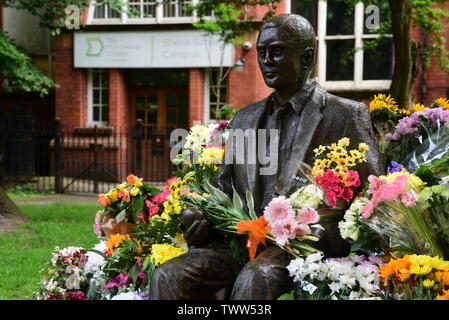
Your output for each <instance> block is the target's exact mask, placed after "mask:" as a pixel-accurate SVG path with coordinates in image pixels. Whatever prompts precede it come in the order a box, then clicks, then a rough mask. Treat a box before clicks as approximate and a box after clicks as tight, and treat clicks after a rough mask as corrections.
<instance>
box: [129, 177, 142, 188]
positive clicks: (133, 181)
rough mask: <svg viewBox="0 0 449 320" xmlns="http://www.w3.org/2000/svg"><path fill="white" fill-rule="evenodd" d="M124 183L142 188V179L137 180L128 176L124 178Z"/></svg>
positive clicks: (137, 178)
mask: <svg viewBox="0 0 449 320" xmlns="http://www.w3.org/2000/svg"><path fill="white" fill-rule="evenodd" d="M126 181H128V183H129V184H132V185H135V184H136V183H137V184H138V185H139V186H142V181H143V178H139V177H137V176H135V175H133V174H130V175H129V176H127V177H126Z"/></svg>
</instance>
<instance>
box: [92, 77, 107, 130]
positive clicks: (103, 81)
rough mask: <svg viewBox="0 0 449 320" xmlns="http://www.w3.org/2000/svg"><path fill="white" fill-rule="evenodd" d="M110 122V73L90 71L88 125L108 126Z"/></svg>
mask: <svg viewBox="0 0 449 320" xmlns="http://www.w3.org/2000/svg"><path fill="white" fill-rule="evenodd" d="M108 121H109V72H108V70H102V69H89V70H88V124H90V125H94V124H97V125H106V124H108Z"/></svg>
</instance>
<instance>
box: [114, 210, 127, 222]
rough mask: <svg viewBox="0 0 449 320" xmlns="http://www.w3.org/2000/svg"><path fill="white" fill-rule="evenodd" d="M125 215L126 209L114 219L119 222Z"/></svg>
mask: <svg viewBox="0 0 449 320" xmlns="http://www.w3.org/2000/svg"><path fill="white" fill-rule="evenodd" d="M125 217H126V210H122V211H121V212H120V213H119V214H118V215H117V216H116V217H115V220H117V222H121V221H123V220H125Z"/></svg>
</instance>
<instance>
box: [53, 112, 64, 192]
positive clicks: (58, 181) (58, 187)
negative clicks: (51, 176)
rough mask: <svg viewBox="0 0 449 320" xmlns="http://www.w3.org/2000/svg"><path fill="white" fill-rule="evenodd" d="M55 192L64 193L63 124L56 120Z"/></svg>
mask: <svg viewBox="0 0 449 320" xmlns="http://www.w3.org/2000/svg"><path fill="white" fill-rule="evenodd" d="M54 123H55V158H54V161H55V192H56V193H62V176H61V169H62V147H61V145H62V122H61V119H59V118H55V121H54Z"/></svg>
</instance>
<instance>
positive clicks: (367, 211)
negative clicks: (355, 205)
mask: <svg viewBox="0 0 449 320" xmlns="http://www.w3.org/2000/svg"><path fill="white" fill-rule="evenodd" d="M375 207H376V206H375V205H374V202H373V201H370V202H368V203H367V204H366V205H365V206H364V207H363V213H362V217H363V218H365V219H368V218H369V217H371V215H372V214H373V212H374V208H375Z"/></svg>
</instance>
